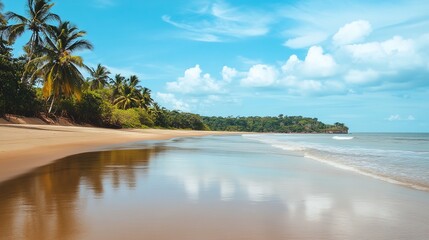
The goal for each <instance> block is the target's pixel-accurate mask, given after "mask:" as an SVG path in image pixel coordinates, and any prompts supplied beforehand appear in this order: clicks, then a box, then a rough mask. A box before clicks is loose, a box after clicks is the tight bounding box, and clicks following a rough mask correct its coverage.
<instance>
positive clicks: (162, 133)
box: [0, 124, 233, 182]
mask: <svg viewBox="0 0 429 240" xmlns="http://www.w3.org/2000/svg"><path fill="white" fill-rule="evenodd" d="M222 134H233V133H226V132H213V131H190V130H189V131H187V130H161V129H124V130H117V129H106V128H93V127H77V126H54V125H32V124H0V182H2V181H5V180H7V179H10V178H13V177H16V176H18V175H20V174H23V173H25V172H28V171H29V170H31V169H33V168H36V167H39V166H43V165H46V164H48V163H50V162H52V161H54V160H57V159H59V158H63V157H66V156H68V155H72V154H77V153H83V152H89V151H94V150H96V149H97V148H98V147H102V146H103V147H105V146H108V145H113V144H121V143H126V142H134V141H143V140H166V139H171V138H176V137H192V136H207V135H222Z"/></svg>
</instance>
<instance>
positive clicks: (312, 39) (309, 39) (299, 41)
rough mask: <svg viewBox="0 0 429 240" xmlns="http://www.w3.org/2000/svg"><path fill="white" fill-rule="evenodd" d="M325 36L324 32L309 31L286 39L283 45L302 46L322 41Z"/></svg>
mask: <svg viewBox="0 0 429 240" xmlns="http://www.w3.org/2000/svg"><path fill="white" fill-rule="evenodd" d="M326 38H327V34H326V33H324V32H311V33H308V34H306V35H303V36H299V37H296V38H290V39H288V40H287V41H286V42H285V43H284V44H283V45H284V46H286V47H290V48H304V47H308V46H311V45H314V44H318V43H320V42H323V41H324V40H325V39H326Z"/></svg>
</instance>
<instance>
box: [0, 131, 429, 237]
mask: <svg viewBox="0 0 429 240" xmlns="http://www.w3.org/2000/svg"><path fill="white" fill-rule="evenodd" d="M427 206H429V193H427V192H424V191H417V190H414V189H410V188H406V187H402V186H398V185H394V184H389V183H385V182H383V181H378V180H374V179H372V178H369V177H366V176H362V175H359V174H356V173H353V172H349V171H344V170H341V169H337V168H333V167H331V166H329V165H325V164H323V163H320V162H317V161H314V160H311V159H307V158H304V157H302V156H298V155H296V154H295V153H294V152H290V151H284V150H283V149H279V148H275V147H273V146H271V145H268V144H265V143H262V142H259V141H254V140H252V139H247V138H243V137H241V136H218V137H205V138H188V139H176V140H174V141H167V142H159V143H155V142H154V143H135V144H129V145H124V146H118V147H117V149H116V150H113V151H102V152H95V153H85V154H79V155H74V156H70V157H67V158H65V159H61V160H59V161H57V162H55V163H53V164H50V165H48V166H45V167H41V168H39V169H36V170H35V171H33V172H31V173H28V174H25V175H23V176H21V177H18V178H16V179H12V180H9V181H6V182H3V183H0V239H198V240H200V239H404V238H408V239H427V236H429V228H428V227H427V222H429V209H428V208H427Z"/></svg>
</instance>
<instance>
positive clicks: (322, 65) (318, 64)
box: [282, 46, 337, 78]
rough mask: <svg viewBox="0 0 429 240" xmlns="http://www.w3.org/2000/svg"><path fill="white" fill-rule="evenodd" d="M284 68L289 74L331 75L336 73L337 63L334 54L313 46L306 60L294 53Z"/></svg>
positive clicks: (313, 76)
mask: <svg viewBox="0 0 429 240" xmlns="http://www.w3.org/2000/svg"><path fill="white" fill-rule="evenodd" d="M282 70H283V72H284V73H286V74H288V75H296V76H303V77H306V78H308V77H310V78H320V77H329V76H332V75H334V74H335V73H336V70H337V63H336V62H335V60H334V58H333V57H332V55H330V54H324V53H323V48H322V47H319V46H312V47H310V49H309V50H308V53H307V56H306V57H305V59H304V61H301V60H299V59H298V57H297V56H296V55H292V56H290V57H289V59H288V60H287V62H286V63H285V64H284V65H283V66H282Z"/></svg>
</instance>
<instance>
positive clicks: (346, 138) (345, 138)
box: [332, 136, 354, 140]
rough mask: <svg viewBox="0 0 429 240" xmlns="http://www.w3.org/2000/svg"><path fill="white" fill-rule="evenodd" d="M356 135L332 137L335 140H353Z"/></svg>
mask: <svg viewBox="0 0 429 240" xmlns="http://www.w3.org/2000/svg"><path fill="white" fill-rule="evenodd" d="M353 138H354V137H340V136H334V137H332V139H335V140H352V139H353Z"/></svg>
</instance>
